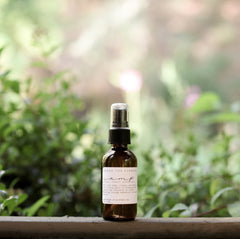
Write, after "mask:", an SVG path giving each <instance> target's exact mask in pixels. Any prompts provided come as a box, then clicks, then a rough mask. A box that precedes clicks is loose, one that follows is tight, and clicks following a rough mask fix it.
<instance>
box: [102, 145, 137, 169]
mask: <svg viewBox="0 0 240 239" xmlns="http://www.w3.org/2000/svg"><path fill="white" fill-rule="evenodd" d="M102 166H103V167H137V158H136V156H135V155H134V153H133V152H132V151H131V150H129V149H128V148H125V149H124V148H122V149H121V148H120V149H114V148H111V149H110V150H108V151H107V152H106V153H105V155H104V156H103V159H102Z"/></svg>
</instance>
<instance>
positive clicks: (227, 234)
mask: <svg viewBox="0 0 240 239" xmlns="http://www.w3.org/2000/svg"><path fill="white" fill-rule="evenodd" d="M0 238H33V239H34V238H38V239H39V238H62V239H64V238H73V239H75V238H76V239H77V238H78V239H80V238H86V239H87V238H90V239H91V238H94V239H97V238H240V218H167V219H166V218H137V219H136V220H135V221H130V222H110V221H104V220H103V219H102V218H98V217H0Z"/></svg>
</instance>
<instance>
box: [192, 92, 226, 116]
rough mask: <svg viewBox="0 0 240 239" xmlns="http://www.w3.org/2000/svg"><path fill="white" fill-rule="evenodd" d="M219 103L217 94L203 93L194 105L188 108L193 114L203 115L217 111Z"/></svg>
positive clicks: (219, 106)
mask: <svg viewBox="0 0 240 239" xmlns="http://www.w3.org/2000/svg"><path fill="white" fill-rule="evenodd" d="M220 108H221V101H220V98H219V96H218V95H217V94H215V93H212V92H206V93H203V94H202V95H201V96H200V97H199V98H198V100H197V101H196V103H195V104H194V105H193V106H192V107H191V108H190V111H192V112H194V113H205V112H209V111H215V110H219V109H220Z"/></svg>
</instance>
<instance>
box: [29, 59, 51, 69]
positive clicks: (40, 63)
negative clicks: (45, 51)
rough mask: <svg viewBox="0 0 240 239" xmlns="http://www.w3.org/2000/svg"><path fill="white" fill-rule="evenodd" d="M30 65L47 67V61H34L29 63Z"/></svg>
mask: <svg viewBox="0 0 240 239" xmlns="http://www.w3.org/2000/svg"><path fill="white" fill-rule="evenodd" d="M31 66H32V67H38V68H47V63H46V62H44V61H35V62H33V63H32V64H31Z"/></svg>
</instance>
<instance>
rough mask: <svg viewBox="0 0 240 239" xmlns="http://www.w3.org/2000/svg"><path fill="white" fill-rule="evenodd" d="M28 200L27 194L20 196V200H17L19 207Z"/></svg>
mask: <svg viewBox="0 0 240 239" xmlns="http://www.w3.org/2000/svg"><path fill="white" fill-rule="evenodd" d="M27 198H28V195H27V194H25V193H23V194H21V195H19V197H18V200H17V205H20V204H22V203H23V202H25V201H26V199H27Z"/></svg>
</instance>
